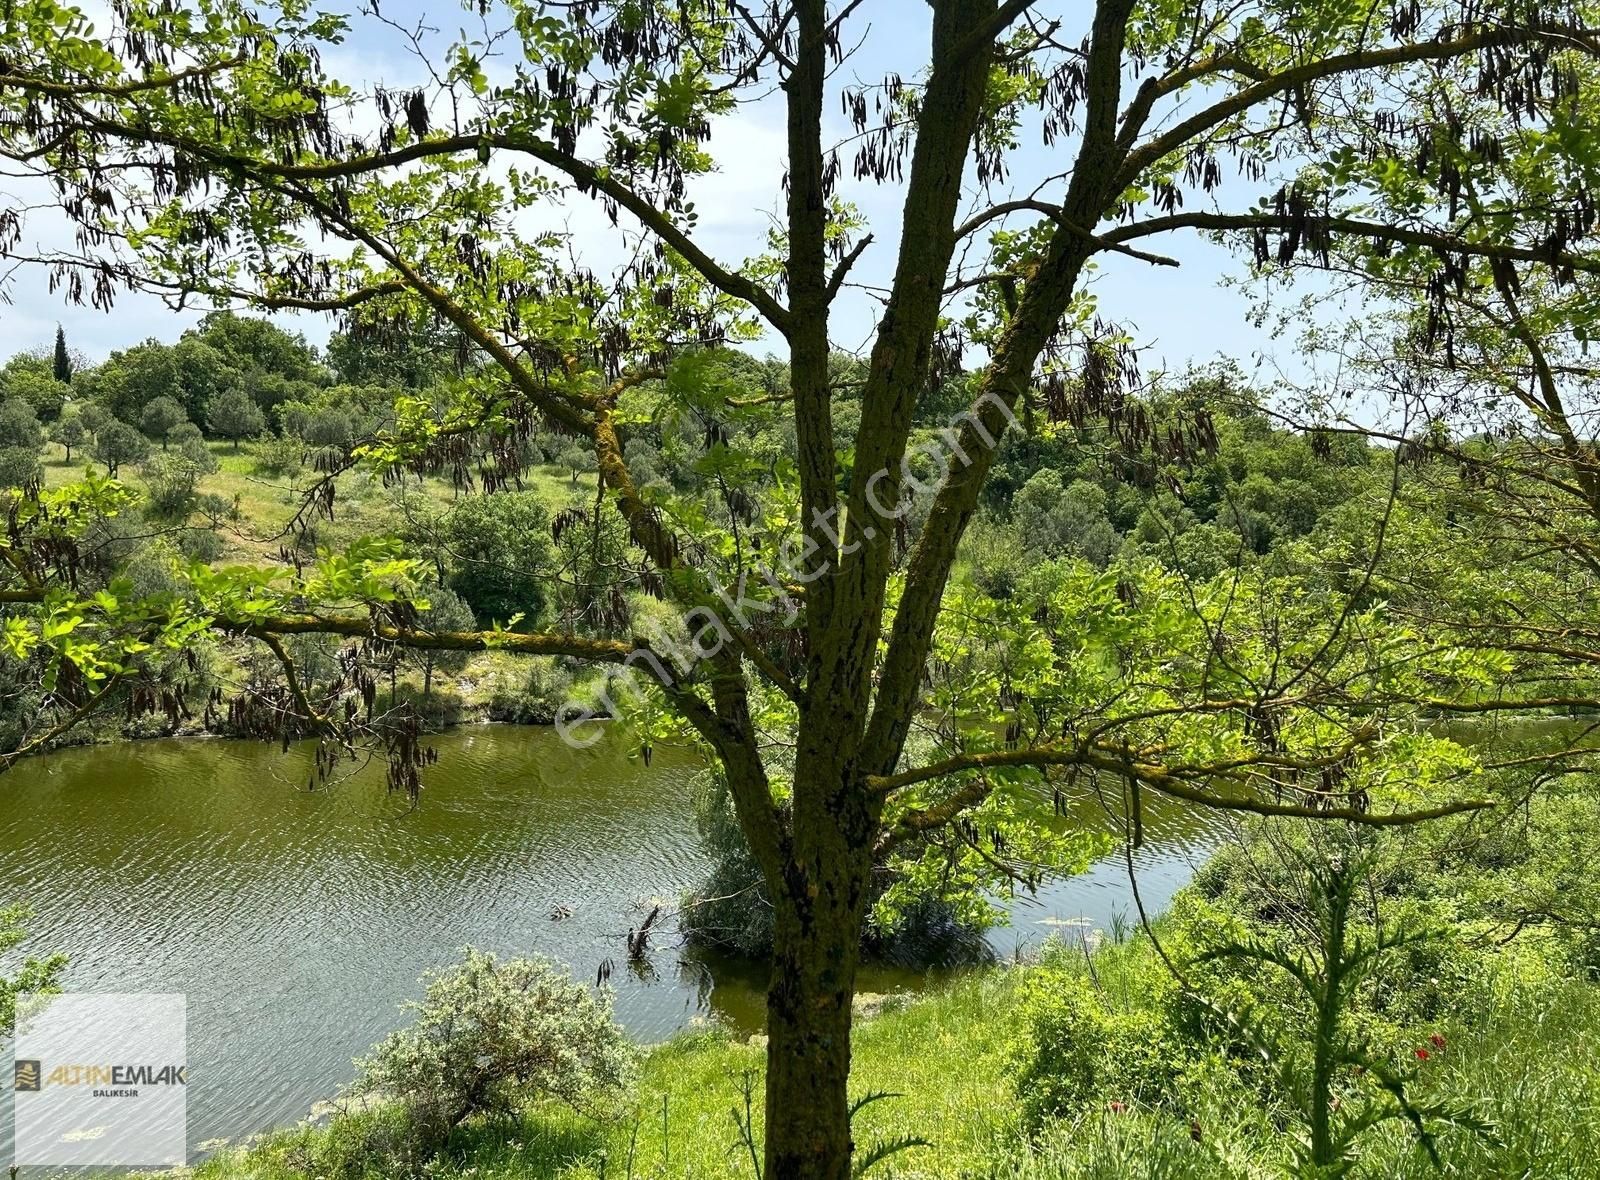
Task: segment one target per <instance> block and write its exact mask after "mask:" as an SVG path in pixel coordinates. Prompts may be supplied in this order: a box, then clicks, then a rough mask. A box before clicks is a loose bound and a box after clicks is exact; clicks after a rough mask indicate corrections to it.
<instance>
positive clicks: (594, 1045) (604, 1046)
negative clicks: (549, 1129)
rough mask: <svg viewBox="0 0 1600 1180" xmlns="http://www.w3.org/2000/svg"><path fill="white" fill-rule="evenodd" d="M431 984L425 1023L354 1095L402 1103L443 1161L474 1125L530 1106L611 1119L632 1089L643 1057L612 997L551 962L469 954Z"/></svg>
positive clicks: (368, 1064)
mask: <svg viewBox="0 0 1600 1180" xmlns="http://www.w3.org/2000/svg"><path fill="white" fill-rule="evenodd" d="M424 982H425V983H426V985H427V987H426V992H425V994H424V997H423V999H422V1001H421V1003H418V1004H413V1005H410V1007H411V1008H412V1009H413V1010H414V1011H415V1012H416V1013H417V1020H416V1023H415V1024H413V1025H412V1026H411V1027H410V1028H406V1029H402V1030H401V1031H400V1032H397V1033H393V1034H391V1035H390V1036H389V1037H388V1038H387V1039H385V1040H384V1041H382V1042H381V1043H379V1044H378V1045H377V1046H376V1047H375V1048H374V1049H373V1051H372V1053H371V1055H370V1056H368V1057H367V1058H365V1059H363V1060H361V1061H358V1062H357V1063H356V1064H357V1067H358V1069H359V1071H360V1074H359V1077H358V1079H357V1081H356V1083H355V1086H354V1091H353V1093H354V1094H355V1095H356V1096H371V1095H382V1096H383V1097H385V1098H387V1099H391V1100H393V1101H394V1102H396V1103H398V1104H399V1105H400V1106H401V1107H402V1108H403V1109H404V1110H405V1112H406V1115H407V1118H408V1121H409V1123H410V1124H411V1126H412V1127H413V1128H414V1129H415V1131H416V1133H417V1135H418V1136H419V1138H420V1140H421V1142H423V1143H424V1144H425V1145H427V1146H428V1147H429V1148H430V1149H432V1150H437V1149H438V1148H439V1147H442V1146H443V1145H444V1143H445V1141H446V1140H447V1139H448V1138H449V1136H450V1133H451V1132H452V1131H453V1130H454V1129H455V1128H456V1127H457V1126H459V1125H460V1124H461V1123H462V1122H463V1121H464V1120H466V1119H468V1118H471V1117H473V1116H475V1115H490V1116H504V1115H509V1114H512V1113H514V1112H515V1111H517V1110H518V1109H519V1108H520V1107H521V1106H522V1104H523V1103H524V1102H526V1101H528V1100H530V1099H538V1098H555V1099H559V1100H560V1101H562V1102H565V1103H567V1104H568V1105H570V1106H572V1107H573V1108H574V1109H576V1110H579V1111H580V1112H582V1113H584V1114H589V1115H602V1114H604V1113H606V1112H607V1111H608V1110H609V1109H610V1108H611V1107H612V1106H613V1105H614V1104H615V1103H616V1102H617V1101H618V1100H619V1099H621V1098H622V1097H623V1096H624V1094H625V1093H626V1091H627V1089H628V1087H629V1086H630V1084H631V1083H632V1080H633V1075H634V1070H635V1065H636V1062H635V1054H634V1051H633V1049H632V1048H631V1047H630V1045H629V1044H628V1042H627V1040H626V1038H625V1037H624V1036H623V1033H622V1029H621V1028H620V1027H619V1026H618V1025H617V1023H616V1022H615V1021H614V1020H613V1019H612V1017H611V999H610V995H609V993H605V992H601V993H600V994H599V995H596V994H594V993H592V992H590V991H589V989H588V988H586V987H584V986H583V985H581V984H578V983H574V982H573V981H572V979H571V978H570V977H569V976H567V975H566V974H565V973H563V972H561V971H559V970H558V969H557V968H555V967H554V966H552V965H551V964H550V963H548V962H545V961H544V960H541V959H511V960H507V961H506V962H503V963H502V962H499V961H497V960H496V959H495V958H494V956H492V955H488V954H484V953H482V952H481V951H475V950H472V949H468V950H467V952H466V957H465V958H464V959H463V961H462V962H461V963H459V964H458V965H456V966H454V967H452V968H450V969H449V970H447V971H444V972H442V973H437V974H431V975H429V976H427V977H426V978H425V980H424Z"/></svg>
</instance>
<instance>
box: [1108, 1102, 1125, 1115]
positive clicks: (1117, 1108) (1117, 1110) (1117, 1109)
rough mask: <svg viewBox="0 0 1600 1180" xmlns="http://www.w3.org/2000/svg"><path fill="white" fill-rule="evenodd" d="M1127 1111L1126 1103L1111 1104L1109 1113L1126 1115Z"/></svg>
mask: <svg viewBox="0 0 1600 1180" xmlns="http://www.w3.org/2000/svg"><path fill="white" fill-rule="evenodd" d="M1127 1110H1128V1104H1127V1103H1126V1102H1113V1103H1112V1104H1111V1113H1112V1114H1126V1113H1127Z"/></svg>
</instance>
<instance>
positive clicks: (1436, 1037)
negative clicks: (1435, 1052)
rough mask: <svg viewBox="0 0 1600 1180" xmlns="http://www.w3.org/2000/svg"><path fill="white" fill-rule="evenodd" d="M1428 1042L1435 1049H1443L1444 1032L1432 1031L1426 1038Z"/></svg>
mask: <svg viewBox="0 0 1600 1180" xmlns="http://www.w3.org/2000/svg"><path fill="white" fill-rule="evenodd" d="M1428 1043H1429V1044H1431V1045H1432V1046H1433V1047H1434V1048H1435V1049H1443V1048H1444V1034H1443V1033H1434V1034H1433V1035H1432V1036H1431V1037H1429V1038H1428Z"/></svg>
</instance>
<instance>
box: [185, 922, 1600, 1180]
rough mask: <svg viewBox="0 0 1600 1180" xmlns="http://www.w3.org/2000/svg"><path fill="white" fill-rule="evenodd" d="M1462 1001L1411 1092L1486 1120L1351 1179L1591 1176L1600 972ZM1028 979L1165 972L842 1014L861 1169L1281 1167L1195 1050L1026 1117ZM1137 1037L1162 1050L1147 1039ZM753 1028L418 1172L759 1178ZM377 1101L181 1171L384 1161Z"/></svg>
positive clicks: (347, 1173) (692, 1041) (1213, 1171)
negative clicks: (1034, 1124)
mask: <svg viewBox="0 0 1600 1180" xmlns="http://www.w3.org/2000/svg"><path fill="white" fill-rule="evenodd" d="M1486 962H1488V964H1489V966H1488V968H1487V969H1486V970H1485V971H1484V972H1483V973H1482V976H1481V979H1480V981H1479V984H1478V986H1477V987H1476V989H1475V990H1474V993H1473V994H1472V995H1470V996H1463V997H1462V1003H1461V1005H1460V1009H1459V1012H1458V1014H1457V1015H1456V1016H1455V1017H1452V1018H1450V1019H1447V1020H1445V1021H1444V1022H1442V1023H1440V1024H1439V1025H1437V1026H1435V1027H1436V1030H1437V1035H1439V1036H1440V1037H1441V1038H1442V1039H1443V1040H1445V1042H1446V1043H1447V1045H1448V1048H1447V1049H1445V1050H1442V1051H1438V1052H1436V1053H1435V1054H1434V1055H1433V1058H1432V1060H1431V1061H1430V1063H1429V1068H1428V1069H1426V1070H1424V1071H1422V1073H1421V1076H1420V1078H1419V1082H1418V1086H1419V1088H1420V1089H1419V1093H1418V1094H1417V1095H1416V1097H1417V1099H1418V1100H1437V1101H1445V1102H1448V1103H1451V1104H1454V1105H1457V1106H1460V1107H1462V1108H1464V1109H1470V1110H1471V1111H1473V1112H1474V1114H1475V1115H1476V1116H1477V1117H1479V1118H1481V1119H1483V1120H1484V1121H1485V1122H1487V1123H1489V1124H1492V1126H1493V1129H1492V1130H1491V1131H1487V1132H1484V1133H1474V1132H1471V1131H1466V1130H1452V1131H1449V1132H1447V1133H1445V1134H1444V1135H1442V1136H1441V1138H1440V1140H1439V1149H1440V1153H1441V1158H1442V1165H1443V1166H1442V1172H1439V1171H1435V1170H1434V1168H1433V1165H1432V1164H1431V1163H1430V1162H1429V1161H1428V1159H1427V1156H1426V1155H1425V1154H1424V1152H1423V1151H1422V1150H1421V1149H1420V1148H1419V1147H1417V1146H1416V1143H1415V1141H1414V1140H1413V1139H1412V1138H1411V1136H1410V1135H1409V1134H1408V1133H1407V1131H1406V1130H1405V1129H1403V1128H1401V1127H1399V1126H1397V1125H1394V1124H1390V1125H1389V1128H1388V1129H1384V1130H1380V1131H1377V1132H1374V1133H1371V1134H1370V1135H1369V1136H1368V1138H1367V1139H1366V1140H1364V1141H1363V1143H1364V1148H1363V1152H1362V1160H1361V1164H1360V1166H1359V1167H1358V1168H1357V1169H1356V1171H1354V1172H1353V1173H1351V1174H1352V1175H1360V1176H1372V1177H1378V1176H1382V1177H1388V1178H1396V1177H1405V1178H1409V1177H1416V1178H1418V1180H1421V1178H1422V1177H1427V1176H1434V1175H1440V1174H1443V1175H1447V1176H1461V1177H1467V1176H1470V1177H1491V1176H1496V1177H1501V1176H1504V1177H1510V1176H1518V1177H1528V1178H1534V1177H1542V1178H1548V1180H1556V1178H1558V1177H1560V1178H1564V1180H1583V1178H1586V1177H1600V1159H1597V1158H1595V1157H1596V1153H1595V1152H1594V1150H1593V1145H1594V1144H1596V1143H1600V1101H1597V1097H1596V1090H1595V1081H1596V1074H1595V1067H1594V1065H1593V1063H1594V1062H1595V1061H1596V1060H1600V987H1596V986H1595V985H1593V984H1588V983H1580V982H1574V981H1570V980H1568V981H1562V980H1557V979H1550V978H1548V977H1545V976H1543V975H1542V974H1541V973H1540V972H1539V971H1538V970H1537V969H1535V968H1534V967H1532V966H1530V962H1531V961H1530V960H1529V959H1527V958H1526V957H1520V956H1494V957H1493V958H1492V959H1491V960H1486ZM1041 984H1047V985H1048V986H1049V987H1051V988H1058V987H1062V986H1083V987H1087V988H1091V989H1093V990H1094V991H1095V992H1096V993H1097V994H1098V995H1099V996H1100V997H1101V999H1102V1000H1103V1001H1104V1002H1105V1003H1106V1004H1107V1005H1108V1007H1109V1008H1110V1009H1111V1010H1112V1011H1113V1012H1114V1013H1116V1014H1120V1015H1122V1016H1124V1017H1126V1016H1137V1015H1138V1014H1140V1013H1144V1014H1145V1015H1148V1014H1149V1013H1150V1012H1151V1011H1153V1008H1152V1005H1153V1004H1154V1003H1156V1002H1157V1000H1156V998H1157V997H1158V996H1160V995H1161V994H1162V992H1163V990H1164V987H1165V981H1164V979H1163V978H1162V968H1161V966H1160V965H1159V963H1158V962H1157V961H1156V959H1155V956H1154V955H1153V953H1152V952H1151V951H1150V950H1149V949H1148V944H1147V943H1145V942H1143V941H1130V942H1128V943H1125V944H1123V945H1120V946H1112V947H1108V948H1105V949H1103V950H1102V951H1100V952H1099V953H1097V954H1096V955H1095V957H1094V960H1093V966H1092V967H1091V966H1090V965H1089V964H1088V963H1087V962H1086V961H1085V958H1084V957H1083V956H1082V955H1081V954H1080V953H1079V952H1076V951H1070V952H1068V951H1064V950H1058V951H1055V952H1052V953H1051V954H1049V955H1047V961H1046V962H1045V964H1044V965H1042V966H1032V967H1024V968H1019V969H1015V970H999V969H997V970H992V971H988V972H981V973H976V974H974V975H971V976H969V977H967V978H965V979H964V980H962V981H960V982H958V983H956V984H954V985H952V986H950V987H949V988H948V989H946V990H943V991H940V992H938V993H936V994H933V995H930V996H927V997H925V998H921V999H917V1000H914V1001H910V1002H903V1003H896V1002H894V1001H891V1002H890V1003H889V1005H887V1006H886V1007H885V1008H884V1010H883V1011H882V1012H881V1014H879V1015H876V1016H874V1017H872V1018H870V1019H866V1020H864V1021H861V1022H860V1023H859V1024H858V1028H857V1032H856V1036H855V1041H854V1058H855V1067H856V1071H855V1075H854V1078H855V1082H854V1085H855V1089H856V1093H857V1095H866V1094H869V1093H873V1092H887V1093H893V1094H895V1095H898V1096H896V1097H892V1098H885V1099H883V1100H881V1101H876V1102H873V1103H871V1104H870V1105H868V1106H867V1107H865V1108H864V1109H863V1110H862V1111H861V1113H860V1114H859V1115H858V1117H857V1119H856V1142H857V1147H858V1152H869V1151H870V1150H871V1149H872V1147H873V1145H875V1144H879V1143H884V1142H892V1141H894V1140H897V1139H903V1138H908V1137H909V1138H922V1139H926V1140H928V1141H929V1142H930V1144H931V1146H926V1147H921V1146H919V1147H911V1148H907V1149H906V1150H904V1151H901V1152H897V1153H895V1154H894V1155H892V1156H890V1157H888V1158H886V1159H885V1160H883V1161H882V1162H881V1163H880V1164H878V1165H877V1166H875V1167H874V1168H873V1169H872V1170H871V1171H870V1172H869V1173H868V1174H869V1175H878V1176H884V1177H901V1178H903V1180H918V1178H921V1180H934V1178H939V1180H957V1178H977V1177H993V1178H996V1180H1067V1178H1069V1177H1070V1178H1089V1177H1095V1178H1104V1180H1113V1178H1116V1180H1123V1178H1127V1177H1148V1178H1152V1180H1153V1178H1157V1177H1160V1178H1170V1180H1179V1178H1183V1180H1225V1178H1235V1177H1241V1176H1248V1177H1254V1176H1261V1177H1267V1176H1286V1175H1290V1174H1291V1172H1290V1171H1289V1162H1288V1150H1287V1146H1288V1139H1287V1137H1286V1133H1285V1128H1286V1127H1287V1125H1288V1124H1287V1122H1286V1120H1285V1117H1284V1111H1283V1109H1282V1108H1281V1107H1280V1106H1279V1105H1278V1104H1277V1103H1276V1102H1275V1101H1274V1100H1273V1099H1271V1098H1270V1097H1268V1096H1266V1095H1264V1094H1263V1092H1262V1091H1261V1090H1260V1089H1259V1088H1257V1087H1256V1086H1255V1085H1254V1084H1253V1083H1252V1082H1251V1080H1250V1074H1249V1071H1248V1070H1247V1069H1243V1068H1238V1067H1236V1066H1230V1065H1228V1064H1227V1063H1226V1062H1224V1061H1222V1060H1221V1059H1220V1058H1212V1059H1204V1058H1202V1059H1201V1060H1199V1061H1198V1062H1194V1061H1191V1062H1190V1063H1189V1064H1188V1065H1186V1067H1185V1070H1186V1076H1185V1077H1184V1078H1183V1079H1182V1080H1181V1082H1180V1083H1179V1091H1178V1092H1179V1094H1180V1098H1179V1101H1178V1104H1177V1105H1176V1106H1174V1105H1172V1104H1170V1103H1157V1102H1149V1101H1144V1100H1141V1098H1140V1097H1139V1096H1138V1094H1137V1093H1133V1092H1129V1091H1127V1090H1119V1089H1115V1088H1111V1087H1102V1088H1101V1089H1100V1090H1099V1091H1098V1092H1096V1093H1095V1094H1094V1095H1093V1096H1092V1098H1091V1099H1090V1100H1089V1101H1087V1102H1086V1103H1085V1104H1084V1105H1083V1106H1082V1107H1081V1109H1079V1110H1077V1111H1076V1112H1075V1113H1074V1114H1072V1115H1070V1116H1068V1117H1062V1118H1058V1119H1053V1120H1050V1121H1048V1122H1047V1123H1046V1124H1045V1125H1044V1126H1043V1127H1042V1128H1040V1129H1039V1130H1038V1131H1037V1133H1035V1134H1032V1135H1029V1134H1027V1133H1025V1131H1024V1129H1023V1127H1024V1119H1023V1116H1022V1113H1021V1112H1022V1110H1023V1107H1024V1099H1025V1098H1026V1097H1027V1095H1026V1094H1025V1093H1020V1092H1019V1089H1018V1078H1019V1070H1018V1066H1017V1061H1018V1060H1019V1058H1018V1057H1017V1054H1018V1053H1019V1052H1024V1051H1025V1047H1026V1046H1027V1045H1028V1043H1029V1042H1030V1041H1031V1040H1032V1038H1033V1035H1034V1031H1033V1029H1032V1028H1031V1027H1030V1025H1029V1023H1028V1021H1029V1016H1028V1013H1029V1010H1030V1009H1029V1006H1028V1004H1029V1001H1028V997H1029V995H1030V993H1031V992H1032V991H1036V990H1037V989H1038V987H1039V986H1040V985H1041ZM1149 1047H1150V1049H1151V1051H1152V1052H1155V1053H1160V1052H1163V1051H1164V1050H1163V1048H1161V1047H1158V1046H1156V1045H1151V1046H1149ZM762 1059H763V1053H762V1051H761V1048H760V1047H759V1045H758V1044H757V1043H749V1042H744V1041H736V1040H731V1039H729V1038H728V1037H726V1036H724V1035H723V1034H721V1033H718V1032H715V1031H708V1032H705V1033H702V1034H698V1035H688V1036H684V1037H681V1038H679V1039H677V1040H674V1041H671V1042H669V1043H667V1044H665V1045H662V1046H660V1047H657V1048H655V1049H654V1050H652V1051H651V1052H650V1053H649V1054H648V1055H647V1056H646V1057H645V1059H644V1065H643V1071H642V1077H641V1080H640V1083H639V1086H638V1089H637V1094H636V1105H635V1107H634V1112H635V1113H633V1114H632V1115H631V1116H627V1117H623V1118H621V1119H619V1120H618V1121H616V1122H614V1123H611V1124H608V1125H602V1124H599V1123H595V1122H590V1121H587V1120H585V1119H583V1118H580V1117H578V1116H576V1115H574V1114H572V1113H571V1112H569V1111H567V1110H565V1109H564V1108H560V1107H556V1106H552V1105H534V1106H531V1107H530V1108H528V1109H527V1110H526V1111H525V1112H524V1113H523V1115H522V1116H521V1118H520V1119H519V1120H517V1121H515V1122H511V1123H500V1124H486V1123H477V1124H469V1125H468V1126H466V1127H464V1128H463V1129H462V1130H461V1131H459V1132H458V1133H457V1135H456V1137H455V1138H454V1140H453V1141H452V1143H451V1145H450V1148H449V1150H448V1151H447V1153H446V1155H445V1157H444V1158H441V1159H440V1160H438V1161H436V1162H435V1163H434V1164H432V1165H430V1169H429V1174H430V1175H435V1176H441V1177H463V1178H464V1177H469V1176H470V1177H475V1178H479V1180H602V1178H605V1177H638V1178H646V1177H650V1178H660V1180H668V1178H671V1180H680V1178H681V1180H723V1178H726V1180H733V1178H736V1177H737V1178H750V1177H753V1176H754V1175H755V1171H754V1169H753V1167H752V1163H751V1158H750V1154H749V1149H748V1147H747V1146H746V1145H745V1144H744V1141H743V1139H742V1136H741V1133H740V1130H739V1122H740V1120H742V1118H743V1112H744V1098H743V1092H742V1086H743V1084H744V1081H745V1080H746V1079H748V1080H750V1081H751V1082H752V1083H753V1084H754V1093H755V1102H754V1108H753V1112H754V1114H755V1116H756V1119H755V1126H756V1127H757V1128H758V1131H757V1134H759V1127H760V1125H761V1123H760V1111H761V1102H760V1084H759V1083H760V1074H759V1071H760V1069H761V1065H762ZM396 1133H398V1126H397V1119H396V1116H395V1115H394V1113H393V1112H377V1113H372V1112H368V1113H355V1114H349V1115H346V1116H344V1117H342V1118H339V1119H336V1120H335V1121H334V1122H333V1123H332V1125H331V1126H328V1127H324V1128H302V1129H297V1130H292V1131H287V1132H282V1133H279V1134H277V1135H274V1136H271V1137H269V1138H268V1139H266V1140H264V1141H262V1142H260V1143H258V1144H256V1145H255V1146H253V1147H252V1148H250V1149H248V1150H245V1151H234V1152H229V1153H224V1154H221V1155H219V1156H217V1157H215V1158H213V1159H211V1160H209V1161H208V1162H206V1163H205V1164H203V1165H202V1166H200V1167H199V1168H198V1169H197V1175H198V1176H199V1177H202V1178H204V1180H290V1178H300V1177H355V1176H373V1177H376V1176H380V1175H384V1174H385V1172H384V1165H383V1163H382V1162H380V1161H381V1148H382V1145H383V1144H384V1143H385V1142H386V1141H387V1140H388V1139H389V1137H390V1136H391V1135H394V1134H396Z"/></svg>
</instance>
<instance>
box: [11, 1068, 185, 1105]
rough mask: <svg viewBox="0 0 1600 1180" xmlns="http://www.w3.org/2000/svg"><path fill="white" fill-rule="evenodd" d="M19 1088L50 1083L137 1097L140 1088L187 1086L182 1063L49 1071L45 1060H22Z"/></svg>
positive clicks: (106, 1095)
mask: <svg viewBox="0 0 1600 1180" xmlns="http://www.w3.org/2000/svg"><path fill="white" fill-rule="evenodd" d="M14 1084H15V1088H16V1089H17V1090H20V1091H38V1090H42V1089H44V1087H46V1086H81V1087H87V1088H89V1089H91V1090H93V1091H94V1096H95V1097H96V1098H137V1097H138V1096H139V1090H140V1087H147V1088H149V1087H156V1086H187V1085H188V1084H189V1071H188V1068H187V1067H186V1066H182V1065H79V1064H73V1065H57V1066H53V1067H51V1068H50V1070H49V1071H46V1070H45V1068H44V1063H43V1062H41V1061H18V1062H17V1069H16V1077H15V1083H14Z"/></svg>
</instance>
